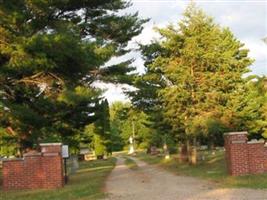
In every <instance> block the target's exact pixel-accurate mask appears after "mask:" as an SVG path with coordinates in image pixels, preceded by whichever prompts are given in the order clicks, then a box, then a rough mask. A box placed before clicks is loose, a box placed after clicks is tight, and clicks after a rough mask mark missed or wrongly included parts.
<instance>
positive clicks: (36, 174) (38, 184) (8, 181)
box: [3, 143, 64, 190]
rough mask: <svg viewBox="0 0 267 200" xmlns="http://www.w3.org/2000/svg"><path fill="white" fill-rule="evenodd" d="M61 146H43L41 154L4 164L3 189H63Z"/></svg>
mask: <svg viewBox="0 0 267 200" xmlns="http://www.w3.org/2000/svg"><path fill="white" fill-rule="evenodd" d="M63 184H64V182H63V164H62V156H61V144H58V143H54V144H42V145H41V152H33V153H28V154H25V155H24V157H23V158H21V159H13V160H5V161H4V162H3V189H4V190H19V189H39V188H44V189H54V188H60V187H63Z"/></svg>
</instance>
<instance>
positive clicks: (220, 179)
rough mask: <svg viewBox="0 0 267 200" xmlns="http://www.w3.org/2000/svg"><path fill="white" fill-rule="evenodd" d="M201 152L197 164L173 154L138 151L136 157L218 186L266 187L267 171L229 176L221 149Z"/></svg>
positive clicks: (178, 173)
mask: <svg viewBox="0 0 267 200" xmlns="http://www.w3.org/2000/svg"><path fill="white" fill-rule="evenodd" d="M203 154H205V160H204V161H200V162H199V163H198V164H197V165H190V164H188V163H181V162H180V161H179V157H178V155H173V156H172V157H171V158H170V159H169V160H165V159H164V157H162V156H151V155H147V154H145V153H139V154H138V157H139V158H140V159H141V160H143V161H145V162H147V163H149V164H157V165H159V166H160V167H162V168H164V169H166V170H168V171H170V172H173V173H175V174H177V175H184V176H193V177H198V178H201V179H206V180H210V181H213V182H214V183H216V184H218V186H220V187H227V188H253V189H266V188H267V173H264V174H259V175H246V176H239V177H234V176H229V175H228V174H227V170H226V163H225V158H224V152H223V151H217V152H216V153H215V154H212V153H211V152H208V151H206V152H204V153H203Z"/></svg>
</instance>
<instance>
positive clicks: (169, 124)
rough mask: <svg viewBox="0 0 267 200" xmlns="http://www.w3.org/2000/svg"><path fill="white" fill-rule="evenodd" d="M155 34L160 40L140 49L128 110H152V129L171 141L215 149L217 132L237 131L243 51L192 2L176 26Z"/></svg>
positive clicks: (245, 58)
mask: <svg viewBox="0 0 267 200" xmlns="http://www.w3.org/2000/svg"><path fill="white" fill-rule="evenodd" d="M156 30H157V31H158V32H159V34H161V36H162V37H161V39H160V40H159V41H153V42H152V43H151V44H150V45H148V46H141V50H142V53H143V55H144V58H145V60H146V62H145V65H146V68H147V73H146V74H144V75H142V76H140V77H138V78H137V80H136V86H137V88H138V90H137V91H136V92H133V93H132V94H130V95H131V96H132V100H133V101H134V105H136V106H137V107H140V108H141V107H142V106H146V105H152V106H150V107H149V109H151V111H150V113H149V112H148V113H149V116H150V117H151V119H152V120H151V121H153V122H154V123H155V124H154V127H155V128H156V130H158V131H159V130H160V132H161V133H160V134H163V133H164V134H165V133H167V134H168V135H169V137H172V138H173V141H175V140H176V141H177V140H179V141H184V140H186V139H191V138H195V137H201V136H202V137H204V138H205V137H206V138H207V139H208V140H212V141H213V142H215V141H217V140H218V139H219V141H220V142H218V141H217V142H218V143H220V144H221V141H222V135H221V134H222V132H224V131H226V130H239V129H240V128H241V127H242V124H241V121H242V117H241V115H240V114H239V113H240V110H243V109H244V107H243V105H242V103H241V102H242V101H241V100H242V99H244V96H245V95H246V92H245V91H246V86H245V84H246V79H244V78H243V76H244V74H245V73H247V72H249V68H248V67H249V65H250V64H251V63H252V62H253V60H251V59H250V58H249V57H248V52H249V51H248V50H247V49H245V48H244V44H243V43H241V42H240V41H238V40H237V38H235V37H234V35H233V34H232V33H231V31H230V30H229V29H228V28H222V27H220V26H219V25H218V24H216V23H215V22H214V20H213V19H212V18H211V17H209V16H207V15H206V14H205V13H204V12H203V11H202V10H201V9H199V8H197V7H196V6H195V4H194V3H192V4H190V5H189V6H188V8H187V9H186V11H185V12H184V17H183V19H182V20H181V21H180V22H179V23H178V24H177V25H173V24H171V25H169V26H167V27H166V28H157V29H156ZM146 95H147V96H146ZM164 131H165V132H164Z"/></svg>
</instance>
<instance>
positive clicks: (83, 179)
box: [0, 158, 116, 200]
mask: <svg viewBox="0 0 267 200" xmlns="http://www.w3.org/2000/svg"><path fill="white" fill-rule="evenodd" d="M115 162H116V159H115V158H109V159H107V160H97V161H90V162H81V163H80V168H79V170H78V171H77V173H76V174H74V175H72V176H70V177H69V183H68V184H67V185H65V187H64V188H62V189H58V190H32V191H29V190H28V191H10V192H3V191H1V190H0V200H96V199H101V198H103V197H105V193H104V190H103V189H104V184H105V179H106V177H107V176H108V174H109V173H110V172H111V170H112V169H113V168H114V166H115Z"/></svg>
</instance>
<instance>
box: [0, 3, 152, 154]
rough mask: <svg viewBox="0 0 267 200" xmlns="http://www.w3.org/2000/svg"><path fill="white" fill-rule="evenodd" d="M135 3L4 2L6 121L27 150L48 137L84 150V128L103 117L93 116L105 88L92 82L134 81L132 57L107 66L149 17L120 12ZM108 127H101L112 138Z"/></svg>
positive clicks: (0, 44)
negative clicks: (144, 17) (81, 147)
mask: <svg viewBox="0 0 267 200" xmlns="http://www.w3.org/2000/svg"><path fill="white" fill-rule="evenodd" d="M129 6H130V4H129V3H128V2H125V1H123V0H115V1H111V0H107V1H87V0H81V1H70V0H66V1H32V0H30V1H15V0H11V1H10V0H3V1H1V4H0V102H1V107H2V108H5V111H3V109H2V110H1V111H0V112H1V113H0V115H1V119H0V125H1V127H4V128H7V127H9V130H11V132H12V133H13V135H12V136H11V137H13V139H14V140H16V141H17V143H19V145H18V147H19V148H20V149H21V150H23V149H25V148H28V147H30V148H33V146H34V145H38V144H39V143H40V142H42V141H62V142H64V143H67V144H69V145H71V146H72V147H73V148H74V149H77V148H78V147H79V144H80V140H83V139H84V138H83V137H84V136H82V134H81V133H82V132H83V129H84V127H85V125H87V124H90V123H92V122H94V121H96V120H97V117H100V118H101V117H103V116H93V113H95V111H96V110H97V109H98V105H99V101H100V95H101V91H98V90H96V89H94V88H93V87H92V86H91V84H92V83H93V82H94V81H96V80H98V81H106V82H114V83H118V82H127V83H129V82H130V81H131V79H132V76H133V75H127V74H128V72H131V71H132V70H133V69H134V68H133V67H131V66H130V65H131V63H132V60H128V61H126V62H122V63H118V64H117V65H112V66H107V65H106V63H107V62H108V61H109V60H110V59H111V58H112V57H119V56H122V55H124V54H125V53H127V52H129V51H130V50H129V49H126V47H127V44H128V42H129V41H130V40H131V38H132V37H134V36H136V35H138V34H139V33H140V32H141V31H142V24H143V23H145V22H146V21H147V20H142V19H139V18H138V16H137V13H135V14H118V11H121V10H123V9H126V8H128V7H129ZM103 66H105V67H103ZM99 123H100V122H99ZM107 124H108V122H107ZM107 124H106V125H101V127H103V128H104V129H105V131H104V132H105V134H107V135H108V134H109V133H108V131H106V129H108V128H107ZM105 138H108V136H105ZM105 145H107V146H110V145H108V144H105ZM108 151H110V150H108Z"/></svg>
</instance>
